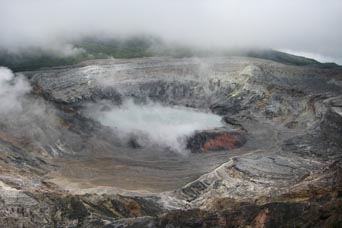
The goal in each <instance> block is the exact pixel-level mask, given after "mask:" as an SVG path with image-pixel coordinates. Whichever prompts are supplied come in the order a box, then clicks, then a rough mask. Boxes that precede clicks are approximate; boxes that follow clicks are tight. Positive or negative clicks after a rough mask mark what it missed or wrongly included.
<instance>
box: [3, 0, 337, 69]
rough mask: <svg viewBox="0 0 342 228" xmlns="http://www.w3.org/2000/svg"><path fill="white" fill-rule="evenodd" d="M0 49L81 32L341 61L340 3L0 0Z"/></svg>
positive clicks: (50, 43)
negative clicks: (145, 36) (277, 51)
mask: <svg viewBox="0 0 342 228" xmlns="http://www.w3.org/2000/svg"><path fill="white" fill-rule="evenodd" d="M0 31H1V32H0V33H1V34H0V47H5V48H8V49H10V50H16V49H18V48H19V49H20V48H22V47H28V46H40V47H45V48H56V49H58V48H60V47H61V46H63V45H64V44H67V43H68V41H69V40H71V39H77V38H79V37H82V36H85V35H93V34H96V35H98V36H118V35H120V36H125V35H131V34H139V33H144V34H151V35H156V36H160V37H161V38H163V39H165V40H166V41H171V42H180V43H185V44H192V45H201V46H203V45H204V46H206V47H212V46H213V47H220V46H222V47H264V48H274V49H281V50H289V51H292V52H293V53H307V54H308V55H310V54H312V55H315V56H316V57H317V56H318V58H319V57H322V58H325V59H332V60H336V61H337V62H339V63H340V64H341V63H342V0H325V1H323V0H169V1H166V0H92V1H91V0H0Z"/></svg>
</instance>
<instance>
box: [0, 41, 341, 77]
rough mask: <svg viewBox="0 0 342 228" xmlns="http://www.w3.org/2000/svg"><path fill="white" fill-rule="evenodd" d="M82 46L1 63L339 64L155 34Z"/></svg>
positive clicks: (1, 57) (8, 56)
mask: <svg viewBox="0 0 342 228" xmlns="http://www.w3.org/2000/svg"><path fill="white" fill-rule="evenodd" d="M72 45H73V46H74V47H75V48H79V49H80V50H83V51H82V52H80V53H77V54H75V55H72V56H61V55H57V54H55V53H51V52H47V51H45V50H42V49H39V48H30V49H26V50H23V51H21V52H20V54H13V53H9V52H8V51H6V50H0V66H7V67H9V68H11V69H12V70H13V71H25V70H36V69H39V68H42V67H51V66H61V65H71V64H76V63H79V62H81V61H84V60H90V59H99V58H109V57H113V58H139V57H151V56H172V57H177V58H183V57H192V56H199V57H204V56H222V55H223V56H236V55H237V56H247V57H254V58H261V59H268V60H272V61H275V62H280V63H284V64H291V65H298V66H304V65H312V66H316V67H320V68H334V67H339V66H338V65H337V64H335V63H320V62H318V61H316V60H314V59H309V58H305V57H301V56H295V55H291V54H287V53H284V52H280V51H275V50H248V51H246V50H244V51H242V50H234V51H232V50H220V51H218V50H214V51H213V50H207V49H199V48H190V47H186V46H181V45H169V44H165V43H164V42H162V41H161V40H160V39H157V38H154V37H147V36H143V37H132V38H129V39H97V38H93V37H88V38H85V39H82V40H79V41H77V42H74V43H73V44H72Z"/></svg>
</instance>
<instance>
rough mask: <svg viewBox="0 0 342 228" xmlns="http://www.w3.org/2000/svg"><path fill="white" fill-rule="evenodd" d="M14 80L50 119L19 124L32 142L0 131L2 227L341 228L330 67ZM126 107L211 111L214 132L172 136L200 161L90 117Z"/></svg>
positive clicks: (163, 63) (80, 70)
mask: <svg viewBox="0 0 342 228" xmlns="http://www.w3.org/2000/svg"><path fill="white" fill-rule="evenodd" d="M23 74H24V75H25V76H26V77H27V78H28V79H29V82H30V84H31V86H32V88H33V89H32V92H31V94H30V95H29V96H31V97H32V99H37V100H40V102H41V104H44V107H48V108H46V110H48V111H49V115H48V118H44V119H41V121H37V120H35V121H31V125H32V129H40V131H39V132H38V133H39V134H38V133H36V134H35V135H22V134H13V131H9V130H6V129H7V128H3V129H4V130H1V132H0V150H1V151H2V152H1V155H0V156H1V157H0V170H1V175H0V184H1V185H0V189H1V191H0V204H1V208H3V209H1V210H0V215H1V216H0V217H1V218H2V220H1V223H2V224H6V226H7V227H11V226H13V227H18V226H19V227H20V226H22V227H36V226H37V225H39V226H41V227H51V226H55V227H80V226H81V227H104V226H106V227H215V226H216V227H243V226H251V227H289V226H304V227H305V226H310V227H322V226H329V225H331V226H332V225H335V226H337V227H338V225H340V224H341V221H342V220H341V216H340V215H341V213H340V208H339V206H338V205H339V202H340V201H341V183H342V180H341V156H342V153H341V152H342V149H341V148H342V144H341V140H340V139H341V136H342V125H341V123H342V117H341V113H342V111H341V107H342V97H341V95H342V86H341V83H340V82H341V81H342V71H341V70H340V69H339V68H334V69H318V68H314V67H299V66H290V65H282V64H279V63H274V62H271V61H265V60H259V59H253V58H242V57H229V58H202V59H197V58H189V59H172V58H143V59H132V60H96V61H89V62H84V63H82V64H79V65H75V66H69V67H60V68H51V69H45V70H40V71H32V72H24V73H23ZM129 99H131V100H134V102H136V103H138V104H141V105H144V104H148V103H150V102H157V103H159V104H162V105H164V106H168V107H187V108H192V109H195V110H197V111H200V112H213V113H215V114H218V115H220V116H221V117H222V124H223V125H224V127H222V128H217V129H208V130H205V131H199V132H194V134H193V135H192V136H189V137H186V138H184V139H182V140H183V141H184V142H187V146H188V149H190V151H192V152H202V153H189V150H186V148H185V149H184V151H181V153H180V152H179V151H178V152H177V151H173V150H172V149H170V148H167V147H165V146H163V145H162V144H159V143H153V144H143V145H144V146H141V145H140V144H139V143H138V141H137V140H136V137H135V136H134V135H133V136H132V137H130V138H129V139H126V138H125V139H123V137H122V135H123V132H121V131H120V130H118V129H116V128H112V127H108V126H104V125H103V124H101V122H100V121H98V119H96V118H94V117H93V116H89V115H88V112H89V107H90V106H91V107H92V108H94V107H95V108H97V109H98V110H100V112H101V110H102V111H105V110H108V109H110V108H112V107H120V105H121V104H122V103H124V102H125V101H127V100H129ZM44 116H46V115H44ZM38 119H39V118H38ZM1 124H2V125H3V126H6V122H2V123H1ZM38 127H39V128H38ZM43 134H44V138H41V137H40V138H37V140H35V136H37V135H39V136H41V135H43ZM42 139H44V140H42ZM205 152H210V153H205ZM85 193H87V194H85ZM95 193H98V194H99V195H98V194H95ZM117 194H120V195H117ZM121 195H124V196H121ZM313 215H318V216H313Z"/></svg>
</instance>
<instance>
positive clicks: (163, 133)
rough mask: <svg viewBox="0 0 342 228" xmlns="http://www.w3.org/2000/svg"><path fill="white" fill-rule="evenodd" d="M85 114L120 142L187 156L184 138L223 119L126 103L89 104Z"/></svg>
mask: <svg viewBox="0 0 342 228" xmlns="http://www.w3.org/2000/svg"><path fill="white" fill-rule="evenodd" d="M85 112H86V115H87V116H89V117H91V118H92V119H94V120H97V121H99V122H100V123H101V124H103V125H104V126H109V127H111V128H112V129H113V130H114V131H115V132H117V133H118V134H120V137H121V139H122V140H126V141H127V140H132V139H134V140H135V142H136V143H138V145H141V146H153V145H158V146H162V147H167V148H169V149H171V150H173V151H175V152H179V153H183V154H185V153H187V151H186V139H187V137H189V136H191V135H192V134H194V133H195V131H202V130H210V129H215V128H219V127H223V126H224V124H223V122H222V120H221V119H222V117H220V116H219V115H216V114H213V113H210V112H203V111H202V112H201V111H199V110H195V109H191V108H185V107H181V106H174V107H172V106H165V105H162V104H159V103H153V102H148V103H146V104H136V103H134V102H133V100H127V101H125V102H124V103H123V104H122V105H120V106H113V105H109V106H108V104H107V105H104V104H102V105H101V104H92V105H89V106H88V107H87V109H86V111H85Z"/></svg>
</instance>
